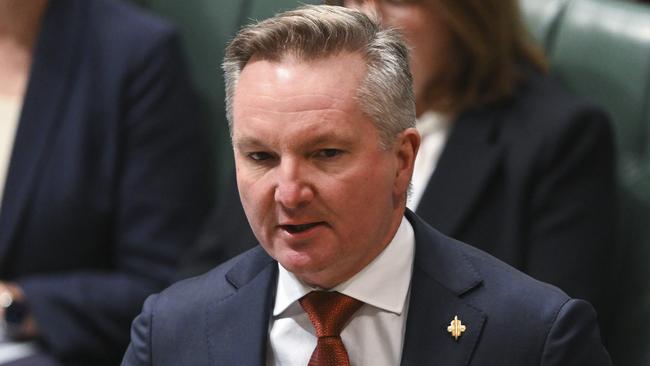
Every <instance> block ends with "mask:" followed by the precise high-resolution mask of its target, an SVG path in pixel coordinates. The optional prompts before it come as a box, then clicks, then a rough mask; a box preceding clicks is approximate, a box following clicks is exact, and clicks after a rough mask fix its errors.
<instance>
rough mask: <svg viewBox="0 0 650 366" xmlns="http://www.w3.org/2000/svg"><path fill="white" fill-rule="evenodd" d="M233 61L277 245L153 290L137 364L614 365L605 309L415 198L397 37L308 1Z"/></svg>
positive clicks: (236, 100) (241, 178)
mask: <svg viewBox="0 0 650 366" xmlns="http://www.w3.org/2000/svg"><path fill="white" fill-rule="evenodd" d="M224 70H225V74H226V89H227V110H228V118H229V121H230V128H231V135H232V141H233V148H234V153H235V163H236V168H237V169H236V170H237V184H238V187H239V193H240V198H241V201H242V204H243V207H244V210H245V212H246V216H247V218H248V221H249V223H250V225H251V227H252V229H253V232H254V233H255V236H256V237H257V239H258V241H259V242H260V245H261V247H256V248H254V249H252V250H250V251H248V252H246V253H244V254H242V255H240V256H238V257H235V258H234V259H232V260H230V261H228V262H226V263H225V264H223V265H221V266H219V267H217V268H216V269H214V270H212V271H210V272H208V273H207V274H205V275H203V276H201V277H196V278H193V279H189V280H186V281H183V282H180V283H178V284H176V285H174V286H172V287H171V288H169V289H167V290H165V291H164V292H163V293H161V294H159V295H156V296H153V297H150V298H149V299H148V300H147V301H146V303H145V305H144V309H143V312H142V314H141V315H140V316H139V317H138V318H137V319H136V320H135V321H134V323H133V326H132V332H131V345H130V346H129V349H128V350H127V353H126V355H125V358H124V360H123V365H211V364H219V365H264V364H266V365H398V364H402V365H609V364H610V360H609V356H608V354H607V352H606V350H605V349H604V348H603V346H602V344H601V341H600V335H599V330H598V326H597V324H596V316H595V312H594V310H593V308H592V307H591V305H589V304H588V303H586V302H584V301H582V300H575V299H571V298H569V297H568V296H567V295H566V294H564V293H563V292H562V291H560V290H559V289H557V288H555V287H553V286H550V285H547V284H544V283H541V282H538V281H536V280H534V279H532V278H530V277H528V276H526V275H525V274H523V273H521V272H518V271H517V270H515V269H513V268H512V267H509V266H508V265H506V264H504V263H502V262H500V261H499V260H497V259H495V258H493V257H491V256H489V255H488V254H486V253H484V252H482V251H480V250H478V249H475V248H472V247H470V246H467V245H465V244H463V243H460V242H457V241H454V240H453V239H450V238H447V237H445V236H443V235H442V234H440V233H438V232H437V231H435V230H434V229H433V228H431V227H429V226H428V225H427V224H426V223H424V222H423V221H422V220H420V219H419V218H418V217H417V216H416V215H415V214H413V213H412V212H410V211H408V210H407V209H406V198H407V191H408V187H409V181H410V179H411V174H412V172H413V165H414V161H415V158H416V155H417V151H418V147H419V144H420V136H419V134H418V132H417V130H416V129H415V128H414V121H415V109H414V102H413V92H412V86H411V76H410V74H409V71H408V52H407V49H406V47H405V46H404V44H403V43H402V41H401V40H400V38H399V36H398V35H397V34H396V33H394V32H393V31H389V30H382V29H381V28H380V27H379V26H378V25H377V24H376V23H375V22H374V21H372V20H370V19H369V18H368V17H366V16H365V15H363V14H362V13H359V12H356V11H353V10H349V9H344V8H341V7H327V6H308V7H303V8H300V9H297V10H294V11H289V12H286V13H282V14H279V15H277V16H276V17H274V18H272V19H270V20H267V21H263V22H260V23H258V24H255V25H252V26H249V27H248V28H245V29H244V30H242V31H241V32H239V34H238V35H237V37H235V39H234V40H233V41H232V42H231V44H230V45H229V47H228V49H227V52H226V59H225V62H224ZM351 304H352V305H351ZM330 305H331V306H330ZM348 305H350V307H348ZM350 309H351V310H350ZM342 313H345V315H347V316H346V317H342V316H341V317H340V316H339V315H341V314H342ZM331 321H334V322H335V323H337V324H336V325H332V324H330V322H331ZM341 328H342V330H341ZM316 329H317V330H316ZM334 329H336V330H334Z"/></svg>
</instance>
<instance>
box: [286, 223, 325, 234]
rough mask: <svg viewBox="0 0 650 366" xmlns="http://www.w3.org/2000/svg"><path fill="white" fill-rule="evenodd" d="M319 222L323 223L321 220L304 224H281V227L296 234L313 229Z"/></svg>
mask: <svg viewBox="0 0 650 366" xmlns="http://www.w3.org/2000/svg"><path fill="white" fill-rule="evenodd" d="M319 224H321V223H320V222H314V223H310V224H302V225H281V227H282V228H283V229H284V230H286V231H288V232H290V233H292V234H296V233H301V232H303V231H307V230H309V229H311V228H313V227H315V226H317V225H319Z"/></svg>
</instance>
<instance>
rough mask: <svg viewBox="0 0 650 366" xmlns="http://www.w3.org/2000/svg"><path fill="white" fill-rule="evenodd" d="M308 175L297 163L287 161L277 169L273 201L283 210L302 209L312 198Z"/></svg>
mask: <svg viewBox="0 0 650 366" xmlns="http://www.w3.org/2000/svg"><path fill="white" fill-rule="evenodd" d="M308 178H309V177H308V173H306V172H305V168H304V167H303V166H301V164H300V163H299V162H297V161H292V160H287V161H283V162H281V164H280V166H279V167H278V178H277V184H276V188H275V201H276V202H277V203H278V204H280V205H281V206H282V207H283V208H285V209H290V210H291V209H297V208H301V207H304V206H306V205H308V204H309V202H311V200H312V199H313V198H314V190H313V187H312V186H311V184H309V183H308Z"/></svg>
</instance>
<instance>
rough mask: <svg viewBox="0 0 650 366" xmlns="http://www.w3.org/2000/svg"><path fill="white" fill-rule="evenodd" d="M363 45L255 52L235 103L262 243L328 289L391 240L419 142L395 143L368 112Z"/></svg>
mask: <svg viewBox="0 0 650 366" xmlns="http://www.w3.org/2000/svg"><path fill="white" fill-rule="evenodd" d="M365 72H366V67H365V64H364V62H363V60H362V58H361V57H360V56H359V55H357V54H349V53H343V54H339V55H337V56H335V57H329V58H325V59H321V60H315V61H296V60H295V59H294V58H292V57H286V58H284V59H283V60H281V61H279V62H271V61H265V60H255V59H252V60H251V61H249V63H248V64H247V65H246V67H245V68H244V70H243V71H242V73H241V77H240V79H239V82H238V85H237V89H236V91H235V96H234V103H233V117H234V123H233V131H232V132H233V146H234V153H235V165H236V168H237V184H238V187H239V194H240V197H241V200H242V204H243V206H244V210H245V212H246V216H247V217H248V221H249V222H250V225H251V227H252V228H253V232H254V233H255V236H256V237H257V239H258V240H259V241H260V243H261V244H262V246H263V247H264V249H265V250H266V251H267V252H268V253H269V254H270V255H271V256H272V257H273V258H275V259H276V260H277V261H278V262H280V264H281V265H282V266H283V267H284V268H286V269H287V270H289V271H291V272H293V273H294V274H296V275H297V276H298V278H300V279H301V280H303V281H304V282H306V283H308V284H311V285H315V286H320V287H323V288H331V287H333V286H335V285H337V284H338V283H340V282H343V281H345V280H347V279H348V278H350V277H352V276H353V275H354V274H356V273H357V272H358V271H360V270H361V269H362V268H364V267H365V266H366V265H367V264H368V263H370V261H372V259H374V258H375V257H376V256H377V255H378V254H379V253H380V252H381V251H382V250H383V249H384V248H385V246H386V245H387V244H388V243H389V242H390V240H391V239H392V237H393V236H394V233H395V231H396V230H397V227H398V226H399V223H400V221H401V218H402V215H403V212H404V201H405V192H406V189H407V187H408V181H409V179H410V176H411V172H412V165H413V160H414V159H415V154H416V152H417V147H418V144H419V135H417V132H416V131H415V130H414V129H408V130H406V131H405V132H403V133H402V134H400V135H399V136H398V137H397V139H396V143H395V144H394V146H393V147H391V148H389V149H382V148H381V147H380V140H379V133H378V131H377V129H376V127H375V126H374V125H373V123H372V122H371V120H370V119H369V118H367V117H366V116H364V115H363V114H362V112H361V110H360V107H359V104H358V101H357V99H356V90H357V88H358V86H359V83H360V82H361V80H362V78H363V76H364V75H365Z"/></svg>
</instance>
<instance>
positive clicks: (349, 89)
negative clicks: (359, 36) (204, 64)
mask: <svg viewBox="0 0 650 366" xmlns="http://www.w3.org/2000/svg"><path fill="white" fill-rule="evenodd" d="M365 73H366V66H365V63H364V61H363V59H362V57H361V56H360V55H358V54H354V53H341V54H338V55H335V56H331V57H327V58H321V59H316V60H307V61H305V60H297V59H295V58H293V57H290V56H288V57H285V58H283V59H281V60H279V61H269V60H260V59H254V58H253V59H251V60H250V61H249V63H248V64H247V65H246V67H244V69H243V70H242V72H241V75H240V78H239V81H238V83H237V87H236V89H235V94H234V99H233V138H234V139H236V138H237V137H238V135H239V134H241V133H243V132H244V131H248V132H249V133H250V132H255V131H258V130H259V128H261V127H264V126H266V125H271V124H272V125H274V128H280V127H284V126H286V125H290V124H293V125H294V126H295V127H296V128H297V127H301V128H313V127H315V126H311V127H310V125H319V126H320V125H322V122H324V121H327V122H330V123H337V122H338V123H342V122H343V121H346V120H350V119H352V120H356V119H365V117H364V116H363V114H362V112H361V110H360V107H359V103H358V100H357V90H358V88H359V85H360V84H361V82H362V80H363V78H364V77H365ZM296 122H301V123H300V124H296Z"/></svg>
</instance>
